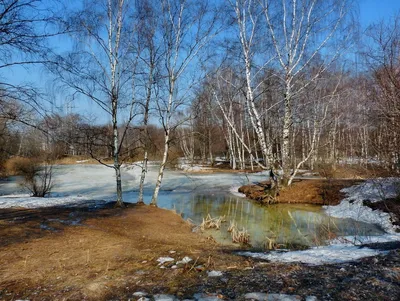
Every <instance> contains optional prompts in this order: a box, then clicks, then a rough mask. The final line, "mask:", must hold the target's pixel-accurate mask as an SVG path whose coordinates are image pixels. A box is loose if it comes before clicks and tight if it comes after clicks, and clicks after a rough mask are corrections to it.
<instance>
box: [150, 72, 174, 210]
mask: <svg viewBox="0 0 400 301" xmlns="http://www.w3.org/2000/svg"><path fill="white" fill-rule="evenodd" d="M174 92H175V79H174V78H173V75H172V78H170V88H169V96H168V107H167V112H166V115H165V124H164V131H165V137H164V154H163V158H162V161H161V164H160V169H159V171H158V177H157V182H156V187H155V189H154V193H153V197H152V199H151V203H150V205H152V206H155V207H157V199H158V193H159V192H160V187H161V182H162V179H163V177H164V170H165V166H166V164H167V160H168V151H169V143H170V132H171V128H170V120H171V111H172V103H173V100H174V99H173V98H174Z"/></svg>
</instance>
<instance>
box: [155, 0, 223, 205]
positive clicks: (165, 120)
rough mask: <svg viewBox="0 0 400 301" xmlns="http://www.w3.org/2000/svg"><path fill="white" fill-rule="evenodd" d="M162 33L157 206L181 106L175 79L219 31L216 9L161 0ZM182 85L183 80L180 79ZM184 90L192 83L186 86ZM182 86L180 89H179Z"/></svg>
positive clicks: (208, 4)
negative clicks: (161, 140) (161, 146)
mask: <svg viewBox="0 0 400 301" xmlns="http://www.w3.org/2000/svg"><path fill="white" fill-rule="evenodd" d="M161 8H162V9H161V13H160V14H161V16H160V17H161V19H162V22H161V29H160V30H161V33H162V42H163V45H164V53H165V55H164V60H163V63H164V65H165V82H166V83H165V85H166V89H167V91H168V93H167V95H166V98H165V99H160V100H159V101H158V102H157V109H158V112H159V117H160V120H161V124H162V127H163V129H164V134H165V135H164V152H163V156H162V160H161V163H160V168H159V173H158V178H157V182H156V186H155V189H154V193H153V197H152V200H151V205H153V206H156V205H157V198H158V193H159V191H160V187H161V182H162V179H163V175H164V169H165V166H166V164H167V159H168V151H169V147H170V143H171V130H172V129H173V128H174V126H173V125H172V116H173V114H174V113H175V112H176V110H177V109H178V108H179V106H181V105H182V103H183V101H184V100H183V99H182V98H181V97H179V89H178V82H179V81H180V79H181V78H182V77H183V76H184V74H185V71H187V69H188V67H189V65H190V64H191V63H192V62H193V61H194V60H195V59H196V58H198V57H199V54H200V52H201V50H202V49H203V48H204V47H205V46H206V45H207V43H208V42H209V41H210V39H211V38H212V37H213V36H214V35H215V34H216V32H217V31H218V30H217V28H216V26H215V25H216V20H217V19H216V12H215V11H213V10H212V4H211V2H209V1H192V0H184V1H178V0H163V1H162V2H161ZM180 83H181V84H182V85H183V82H182V81H181V82H180ZM185 86H186V87H187V88H185V90H186V93H189V90H188V88H190V87H191V84H190V83H189V84H186V85H185ZM182 89H183V88H182Z"/></svg>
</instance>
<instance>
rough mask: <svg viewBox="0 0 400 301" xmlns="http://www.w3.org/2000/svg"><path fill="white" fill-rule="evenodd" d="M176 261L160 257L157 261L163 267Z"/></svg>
mask: <svg viewBox="0 0 400 301" xmlns="http://www.w3.org/2000/svg"><path fill="white" fill-rule="evenodd" d="M174 260H175V259H173V258H172V257H160V258H158V259H157V261H158V262H159V264H158V265H162V264H164V263H166V262H171V261H174Z"/></svg>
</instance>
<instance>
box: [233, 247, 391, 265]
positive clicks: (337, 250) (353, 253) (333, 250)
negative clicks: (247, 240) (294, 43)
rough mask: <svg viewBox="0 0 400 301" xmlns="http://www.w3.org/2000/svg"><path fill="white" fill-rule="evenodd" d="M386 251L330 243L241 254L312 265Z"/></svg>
mask: <svg viewBox="0 0 400 301" xmlns="http://www.w3.org/2000/svg"><path fill="white" fill-rule="evenodd" d="M384 253H385V252H384V251H379V250H373V249H370V248H360V247H358V246H354V245H330V246H323V247H315V248H311V249H309V250H302V251H290V252H280V251H272V252H269V253H252V252H240V253H239V254H240V255H244V256H248V257H253V258H259V259H265V260H270V261H275V262H301V263H307V264H311V265H321V264H334V263H342V262H347V261H353V260H357V259H360V258H364V257H370V256H376V255H380V254H384Z"/></svg>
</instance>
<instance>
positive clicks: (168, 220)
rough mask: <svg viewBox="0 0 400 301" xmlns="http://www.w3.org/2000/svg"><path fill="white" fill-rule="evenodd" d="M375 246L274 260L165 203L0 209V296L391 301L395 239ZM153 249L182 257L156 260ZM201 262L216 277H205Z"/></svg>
mask: <svg viewBox="0 0 400 301" xmlns="http://www.w3.org/2000/svg"><path fill="white" fill-rule="evenodd" d="M293 193H294V192H293ZM375 247H377V248H380V247H382V245H377V246H375ZM383 247H384V248H386V249H391V250H388V252H387V254H385V255H382V256H377V257H373V258H366V259H363V260H360V261H357V262H351V263H345V264H335V265H324V266H308V265H304V264H278V263H269V262H265V261H258V260H252V259H248V258H245V257H241V256H237V255H235V249H234V248H232V247H227V246H220V245H218V244H216V243H215V242H214V241H213V240H212V239H211V238H207V237H206V236H202V235H200V234H199V233H193V232H192V230H191V227H190V226H189V225H188V224H187V223H186V222H185V221H183V220H182V219H181V217H180V216H179V215H177V214H175V213H173V212H172V211H167V210H163V209H159V208H153V207H149V206H131V207H129V208H126V209H115V208H113V207H112V205H110V206H109V207H106V208H102V209H96V210H94V209H93V208H90V209H89V208H87V207H86V208H77V207H75V208H62V207H60V208H47V209H34V210H32V209H30V210H28V209H2V210H0V300H17V299H24V300H128V299H129V298H131V300H135V297H133V294H134V293H135V292H138V291H144V292H146V293H148V294H150V295H154V294H160V293H166V294H173V295H175V296H177V297H179V298H181V299H184V298H192V297H193V295H194V294H195V293H199V292H201V293H205V294H207V293H210V294H217V295H218V296H219V298H222V299H233V300H241V299H243V296H244V294H245V293H249V292H268V293H284V294H292V295H299V296H301V297H303V298H305V297H306V296H315V297H317V298H318V300H398V297H399V296H400V251H399V246H398V244H390V245H384V246H383ZM162 256H170V257H173V258H174V259H176V260H177V259H182V258H183V257H185V256H189V257H190V258H191V259H192V261H191V262H189V263H187V264H182V265H179V266H178V267H177V268H176V269H172V268H171V266H170V265H168V264H165V268H160V266H159V265H158V262H157V259H158V258H160V257H162ZM211 270H217V271H222V272H223V276H221V277H208V274H207V272H208V271H211Z"/></svg>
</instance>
